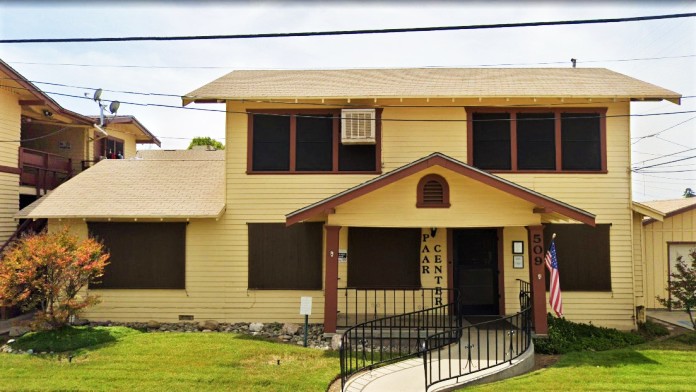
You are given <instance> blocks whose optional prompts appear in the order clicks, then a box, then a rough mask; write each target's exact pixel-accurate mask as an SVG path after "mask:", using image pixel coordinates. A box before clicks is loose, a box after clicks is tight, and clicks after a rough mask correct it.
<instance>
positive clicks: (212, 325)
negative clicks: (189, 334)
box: [198, 320, 220, 331]
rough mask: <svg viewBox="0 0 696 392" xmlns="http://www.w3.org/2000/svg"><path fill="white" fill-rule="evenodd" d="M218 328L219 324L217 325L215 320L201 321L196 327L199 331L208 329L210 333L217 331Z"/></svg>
mask: <svg viewBox="0 0 696 392" xmlns="http://www.w3.org/2000/svg"><path fill="white" fill-rule="evenodd" d="M219 327H220V323H218V322H217V321H215V320H205V321H202V322H201V323H200V324H199V326H198V328H199V329H203V330H205V329H209V330H211V331H217V330H218V328H219Z"/></svg>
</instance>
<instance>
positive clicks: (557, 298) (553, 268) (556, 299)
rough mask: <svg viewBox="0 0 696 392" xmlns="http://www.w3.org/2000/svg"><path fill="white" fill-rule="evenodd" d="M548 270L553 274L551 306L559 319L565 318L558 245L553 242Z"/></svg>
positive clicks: (547, 255)
mask: <svg viewBox="0 0 696 392" xmlns="http://www.w3.org/2000/svg"><path fill="white" fill-rule="evenodd" d="M546 268H548V270H549V273H550V274H551V279H550V281H551V296H550V298H549V304H550V305H551V308H552V309H553V311H554V312H556V315H557V316H558V317H561V316H563V298H561V282H560V281H559V276H558V258H557V257H556V243H555V242H554V240H553V239H552V240H551V246H550V247H549V250H548V251H547V252H546Z"/></svg>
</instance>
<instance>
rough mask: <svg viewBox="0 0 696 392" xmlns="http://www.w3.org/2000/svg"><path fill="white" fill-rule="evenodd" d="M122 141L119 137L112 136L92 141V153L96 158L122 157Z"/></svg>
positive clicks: (123, 154)
mask: <svg viewBox="0 0 696 392" xmlns="http://www.w3.org/2000/svg"><path fill="white" fill-rule="evenodd" d="M123 146H124V142H123V140H121V139H116V138H114V137H111V136H109V137H106V138H103V139H98V140H97V141H96V142H95V143H94V155H95V158H96V159H102V158H106V159H123V158H124V156H125V153H124V148H123Z"/></svg>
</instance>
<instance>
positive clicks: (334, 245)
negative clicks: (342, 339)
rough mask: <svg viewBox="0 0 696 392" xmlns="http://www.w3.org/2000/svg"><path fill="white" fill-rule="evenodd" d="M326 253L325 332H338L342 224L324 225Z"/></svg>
mask: <svg viewBox="0 0 696 392" xmlns="http://www.w3.org/2000/svg"><path fill="white" fill-rule="evenodd" d="M324 229H325V230H326V254H325V255H324V257H325V263H326V264H325V267H324V268H325V271H324V276H325V278H324V332H326V333H335V332H336V319H337V312H338V247H339V238H340V236H339V233H340V231H341V226H324Z"/></svg>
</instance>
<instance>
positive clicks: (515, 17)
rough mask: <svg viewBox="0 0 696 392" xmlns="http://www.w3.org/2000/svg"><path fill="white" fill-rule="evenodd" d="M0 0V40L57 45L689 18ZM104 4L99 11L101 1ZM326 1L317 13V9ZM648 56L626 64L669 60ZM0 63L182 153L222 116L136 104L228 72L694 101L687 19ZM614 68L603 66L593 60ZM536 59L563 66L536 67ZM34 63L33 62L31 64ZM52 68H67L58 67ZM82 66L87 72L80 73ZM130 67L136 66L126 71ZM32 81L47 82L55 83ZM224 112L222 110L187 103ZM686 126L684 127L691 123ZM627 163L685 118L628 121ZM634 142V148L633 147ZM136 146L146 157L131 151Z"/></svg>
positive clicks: (665, 173) (133, 46) (417, 5)
mask: <svg viewBox="0 0 696 392" xmlns="http://www.w3.org/2000/svg"><path fill="white" fill-rule="evenodd" d="M93 3H94V2H60V1H55V2H53V1H51V2H49V1H41V2H19V1H17V2H12V1H10V2H7V1H1V0H0V37H1V38H2V39H11V38H66V37H116V36H169V35H210V34H238V33H267V32H301V31H321V30H352V29H377V28H396V27H423V26H446V25H467V24H488V23H514V22H529V21H551V20H571V19H596V18H619V17H631V16H645V15H658V14H672V13H686V12H696V1H681V2H677V1H659V2H657V1H656V2H646V1H640V2H613V3H612V2H598V1H592V2H581V1H572V2H561V1H557V2H551V1H547V2H529V3H519V2H515V3H506V2H495V1H488V2H481V3H470V2H468V3H458V2H415V1H412V2H381V3H365V2H355V3H352V2H338V3H331V2H319V1H315V2H293V3H285V2H254V3H248V4H247V3H243V2H230V3H227V2H190V1H185V2H184V1H181V2H174V3H164V2H161V3H160V2H149V3H142V2H128V1H126V2H123V1H121V2H111V3H108V4H110V5H108V6H95V5H93ZM105 4H106V3H105ZM327 4H328V5H327ZM677 56H683V57H681V58H668V59H653V60H631V61H616V60H627V59H640V58H654V57H677ZM0 58H2V59H3V60H4V61H6V62H7V63H9V64H10V65H11V66H12V67H14V68H15V69H16V70H17V71H19V72H20V73H21V74H22V75H24V76H25V77H27V78H28V79H29V80H32V81H34V82H36V83H37V86H38V87H39V88H41V89H43V90H44V91H45V92H48V93H49V95H51V94H50V93H52V92H55V93H63V94H68V95H75V96H78V97H82V96H84V94H85V93H88V94H89V95H91V94H92V93H93V91H94V89H96V88H103V89H105V90H118V91H130V92H140V93H150V94H152V93H158V94H172V95H174V97H162V96H153V95H136V94H125V93H117V92H110V91H105V92H104V94H103V96H102V97H103V98H104V99H108V100H111V99H117V100H120V101H121V102H122V105H121V108H120V109H119V114H124V115H126V114H129V115H135V116H136V117H137V118H138V119H139V120H140V121H141V122H142V123H143V124H145V126H146V127H147V128H148V129H150V131H152V132H153V133H154V134H155V135H157V136H158V137H159V138H160V139H161V140H162V147H163V148H166V149H181V148H186V147H187V146H188V143H189V141H190V139H191V137H193V136H211V137H213V138H216V139H218V140H221V141H223V142H224V136H225V135H224V133H225V131H224V126H225V124H224V115H223V114H222V113H205V112H198V111H194V110H185V109H172V108H157V107H153V106H136V105H133V104H128V102H132V103H140V104H147V103H150V104H153V103H155V104H166V105H173V106H181V100H180V99H179V98H177V97H176V96H180V95H183V94H186V93H188V92H190V91H192V90H194V89H196V88H198V87H200V86H202V85H204V84H206V83H208V82H210V81H212V80H214V79H215V78H217V77H220V76H222V75H224V74H226V73H227V72H230V71H232V70H235V69H279V68H283V69H287V68H291V69H304V68H361V67H369V68H384V67H426V66H427V67H430V66H437V67H443V66H462V67H474V66H488V65H492V64H516V65H515V66H534V67H540V66H553V67H566V66H567V67H569V66H570V59H571V58H577V59H578V66H579V67H606V68H609V69H612V70H614V71H617V72H621V73H624V74H626V75H629V76H632V77H635V78H638V79H641V80H644V81H647V82H650V83H653V84H657V85H659V86H661V87H665V88H668V89H670V90H673V91H676V92H678V93H681V94H682V95H684V96H695V95H696V18H684V19H673V20H657V21H646V22H631V23H620V24H606V25H585V26H553V27H529V28H515V29H500V30H478V31H449V32H422V33H401V34H384V35H363V36H341V37H305V38H275V39H255V40H223V41H185V42H124V43H65V44H55V43H51V44H0ZM606 60H614V61H606ZM545 62H565V64H554V65H541V64H539V63H545ZM32 63H34V64H32ZM58 64H80V65H82V66H75V65H58ZM85 65H89V66H85ZM133 66H138V67H133ZM38 82H50V83H60V84H65V85H70V86H78V87H82V88H74V87H60V86H52V85H49V84H41V83H38ZM51 96H52V97H53V98H54V99H55V100H56V101H58V102H59V103H60V104H61V105H63V106H64V107H66V108H68V109H71V110H74V111H77V112H79V113H83V114H96V113H98V107H97V104H96V103H94V102H93V101H91V100H89V99H81V98H71V97H65V96H59V95H51ZM192 107H202V108H210V109H224V107H223V106H222V105H192ZM631 109H632V113H663V112H674V111H689V110H696V98H693V99H688V98H687V99H684V100H683V102H682V105H681V106H677V105H674V104H672V103H669V102H660V103H634V104H632V105H631ZM690 119H693V120H690ZM682 122H683V124H681V125H678V126H676V127H674V128H672V129H669V130H667V131H665V132H664V133H661V134H660V135H658V137H650V138H645V139H642V140H640V141H637V140H638V139H633V141H634V142H635V144H633V145H632V150H633V162H634V166H641V165H648V164H654V163H661V162H666V161H669V160H673V159H680V158H686V157H690V156H694V155H696V151H690V152H684V153H680V154H676V155H674V156H670V157H668V158H664V159H658V160H651V161H648V162H646V163H643V162H642V161H645V160H648V159H651V158H655V157H658V156H660V155H665V154H672V153H676V152H679V151H683V150H686V149H688V148H695V147H696V132H695V130H696V113H690V114H675V115H663V116H652V117H641V118H637V117H634V118H632V119H631V126H632V136H633V137H640V136H645V135H650V134H653V133H655V132H658V131H662V130H664V129H666V128H669V127H671V126H674V125H676V124H679V123H682ZM636 141H637V142H636ZM143 148H151V147H149V146H144V147H143ZM646 170H651V171H654V172H653V173H651V174H636V175H634V181H633V185H634V198H635V199H636V200H638V201H644V200H654V199H667V198H679V197H681V195H682V193H683V191H684V189H685V188H686V187H692V188H694V190H696V159H693V160H684V161H681V162H674V163H671V164H667V165H664V166H659V167H655V168H653V169H646Z"/></svg>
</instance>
